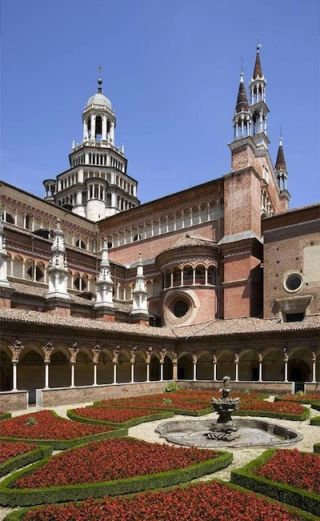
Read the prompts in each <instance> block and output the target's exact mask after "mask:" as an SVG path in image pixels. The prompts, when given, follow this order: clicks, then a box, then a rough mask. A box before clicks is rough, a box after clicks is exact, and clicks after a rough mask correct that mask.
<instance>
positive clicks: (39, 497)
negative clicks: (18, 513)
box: [0, 452, 233, 507]
mask: <svg viewBox="0 0 320 521" xmlns="http://www.w3.org/2000/svg"><path fill="white" fill-rule="evenodd" d="M232 458H233V455H232V454H231V453H229V452H219V455H218V456H217V457H216V458H213V459H209V460H207V461H203V462H201V463H197V464H194V465H191V466H189V467H185V468H182V469H175V470H170V471H167V472H158V473H155V474H144V475H142V476H135V477H132V478H126V479H119V480H114V481H106V482H97V483H83V484H79V485H61V486H54V487H42V488H32V489H31V488H24V489H22V488H13V486H14V482H15V481H16V480H17V479H19V478H21V477H22V476H26V475H29V474H31V473H32V472H33V471H35V470H37V469H39V468H40V467H41V466H43V465H45V464H46V463H47V462H48V460H49V458H44V459H43V460H41V461H38V462H37V463H34V464H33V465H31V466H30V467H28V468H27V469H23V470H20V471H16V472H15V473H13V474H12V475H11V476H8V477H7V478H6V479H4V480H3V481H2V482H1V483H0V505H2V506H10V507H16V506H31V505H40V504H44V503H45V504H48V503H60V502H64V501H79V500H83V499H87V498H88V497H92V498H99V497H103V496H106V495H110V496H116V495H123V494H129V493H134V492H141V491H143V490H147V489H157V488H166V487H170V486H173V485H177V484H179V483H184V482H186V481H191V480H193V479H196V478H199V477H201V476H204V475H206V474H211V473H213V472H216V471H217V470H220V469H223V468H225V467H226V466H227V465H229V464H230V463H231V461H232Z"/></svg>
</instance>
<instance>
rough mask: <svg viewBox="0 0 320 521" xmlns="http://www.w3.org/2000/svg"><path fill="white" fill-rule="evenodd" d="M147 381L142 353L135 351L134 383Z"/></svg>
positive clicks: (144, 359) (145, 365)
mask: <svg viewBox="0 0 320 521" xmlns="http://www.w3.org/2000/svg"><path fill="white" fill-rule="evenodd" d="M146 379H147V364H146V358H145V355H144V353H143V352H142V351H137V353H136V359H135V364H134V381H135V382H145V381H146Z"/></svg>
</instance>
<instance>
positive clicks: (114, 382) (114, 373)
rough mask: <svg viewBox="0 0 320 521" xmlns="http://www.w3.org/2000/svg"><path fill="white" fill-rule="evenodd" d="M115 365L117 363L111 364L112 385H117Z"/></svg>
mask: <svg viewBox="0 0 320 521" xmlns="http://www.w3.org/2000/svg"><path fill="white" fill-rule="evenodd" d="M117 365H118V362H113V382H112V383H113V385H116V384H117Z"/></svg>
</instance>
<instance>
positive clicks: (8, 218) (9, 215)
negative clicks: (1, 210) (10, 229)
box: [5, 212, 14, 224]
mask: <svg viewBox="0 0 320 521" xmlns="http://www.w3.org/2000/svg"><path fill="white" fill-rule="evenodd" d="M5 221H6V222H7V223H10V224H14V218H13V216H12V215H11V213H8V212H6V217H5Z"/></svg>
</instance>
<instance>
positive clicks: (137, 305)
mask: <svg viewBox="0 0 320 521" xmlns="http://www.w3.org/2000/svg"><path fill="white" fill-rule="evenodd" d="M132 293H133V303H132V312H131V313H132V315H139V317H141V318H144V319H148V316H149V312H148V300H147V296H148V292H147V288H146V283H145V280H144V274H143V263H142V257H141V253H139V260H138V263H137V275H136V283H135V286H134V290H133V292H132Z"/></svg>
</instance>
